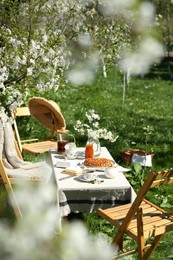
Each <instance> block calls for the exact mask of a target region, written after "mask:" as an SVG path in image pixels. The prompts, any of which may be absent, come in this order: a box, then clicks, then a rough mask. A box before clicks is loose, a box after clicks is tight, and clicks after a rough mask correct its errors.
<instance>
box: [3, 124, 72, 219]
mask: <svg viewBox="0 0 173 260" xmlns="http://www.w3.org/2000/svg"><path fill="white" fill-rule="evenodd" d="M0 158H2V161H3V164H4V166H5V169H6V172H7V174H8V176H10V177H20V178H37V177H39V178H41V179H43V181H44V183H47V182H48V181H49V180H50V178H51V174H52V167H51V166H50V165H49V162H48V161H47V162H46V161H43V162H36V163H32V162H27V161H23V160H21V159H20V158H19V157H18V155H17V152H16V149H15V142H14V133H13V129H12V125H11V123H8V122H6V123H4V124H3V125H0ZM57 201H58V208H60V213H59V214H60V217H63V216H67V215H68V214H69V213H70V208H69V206H68V204H67V200H66V196H65V194H64V192H63V191H60V190H57Z"/></svg>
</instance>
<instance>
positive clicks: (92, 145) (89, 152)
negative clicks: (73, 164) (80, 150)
mask: <svg viewBox="0 0 173 260" xmlns="http://www.w3.org/2000/svg"><path fill="white" fill-rule="evenodd" d="M100 154H101V146H100V141H99V139H98V138H93V137H91V136H88V141H87V143H86V148H85V158H93V157H97V156H99V155H100Z"/></svg>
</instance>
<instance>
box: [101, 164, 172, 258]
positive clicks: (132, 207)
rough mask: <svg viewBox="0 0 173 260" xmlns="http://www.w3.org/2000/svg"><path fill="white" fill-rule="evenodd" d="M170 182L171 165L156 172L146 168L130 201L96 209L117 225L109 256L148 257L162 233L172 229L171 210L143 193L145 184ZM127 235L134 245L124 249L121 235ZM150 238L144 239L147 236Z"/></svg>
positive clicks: (146, 185) (154, 185)
mask: <svg viewBox="0 0 173 260" xmlns="http://www.w3.org/2000/svg"><path fill="white" fill-rule="evenodd" d="M170 183H173V169H170V170H164V171H161V172H158V173H155V172H153V171H152V172H150V173H149V175H148V177H147V178H146V181H145V183H144V185H143V186H142V188H141V189H140V191H139V193H138V195H137V197H136V199H135V200H134V202H133V203H130V204H126V205H122V206H118V207H113V208H108V209H105V210H103V209H101V208H99V209H98V210H97V213H98V214H99V215H100V216H101V217H102V218H103V219H105V220H107V221H108V222H110V223H111V224H112V225H113V226H115V227H116V228H117V232H116V235H115V237H114V239H113V242H112V244H113V245H114V246H115V247H116V248H117V251H118V255H117V256H115V257H113V259H118V258H121V257H123V256H126V255H129V254H133V253H138V256H139V259H140V260H146V259H149V257H150V256H151V254H152V253H153V251H154V250H155V248H156V247H157V245H158V243H159V241H160V240H161V238H162V236H163V235H164V234H165V233H166V232H168V231H172V230H173V214H172V213H167V212H166V211H164V210H163V209H161V208H160V207H158V206H156V205H155V204H153V203H151V202H149V201H147V200H146V199H145V195H146V193H147V192H148V190H149V188H153V187H157V186H159V185H163V184H170ZM124 234H126V235H128V236H130V237H131V238H132V239H134V240H135V241H136V242H137V249H134V250H131V251H128V252H124V251H123V236H124ZM150 238H151V240H153V242H152V243H148V239H150Z"/></svg>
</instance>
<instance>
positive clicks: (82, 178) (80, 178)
mask: <svg viewBox="0 0 173 260" xmlns="http://www.w3.org/2000/svg"><path fill="white" fill-rule="evenodd" d="M95 178H96V175H94V176H93V178H92V179H89V180H86V179H84V177H83V176H82V175H81V176H79V177H78V179H79V180H80V181H84V182H90V181H93V180H95Z"/></svg>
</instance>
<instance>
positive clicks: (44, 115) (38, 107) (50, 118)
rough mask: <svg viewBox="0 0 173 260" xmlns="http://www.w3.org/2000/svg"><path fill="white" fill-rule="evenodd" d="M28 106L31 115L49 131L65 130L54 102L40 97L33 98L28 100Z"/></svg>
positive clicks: (58, 109)
mask: <svg viewBox="0 0 173 260" xmlns="http://www.w3.org/2000/svg"><path fill="white" fill-rule="evenodd" d="M28 106H29V110H30V113H31V115H32V116H34V117H35V118H36V119H37V120H38V121H39V122H40V123H41V124H42V125H44V126H45V127H46V128H48V129H49V130H51V131H52V130H53V129H54V130H55V131H57V130H60V131H64V130H65V128H66V123H65V119H64V117H63V115H62V113H61V109H60V107H59V106H58V104H57V103H55V102H54V101H52V100H47V99H45V98H42V97H33V98H31V99H30V100H29V103H28Z"/></svg>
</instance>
